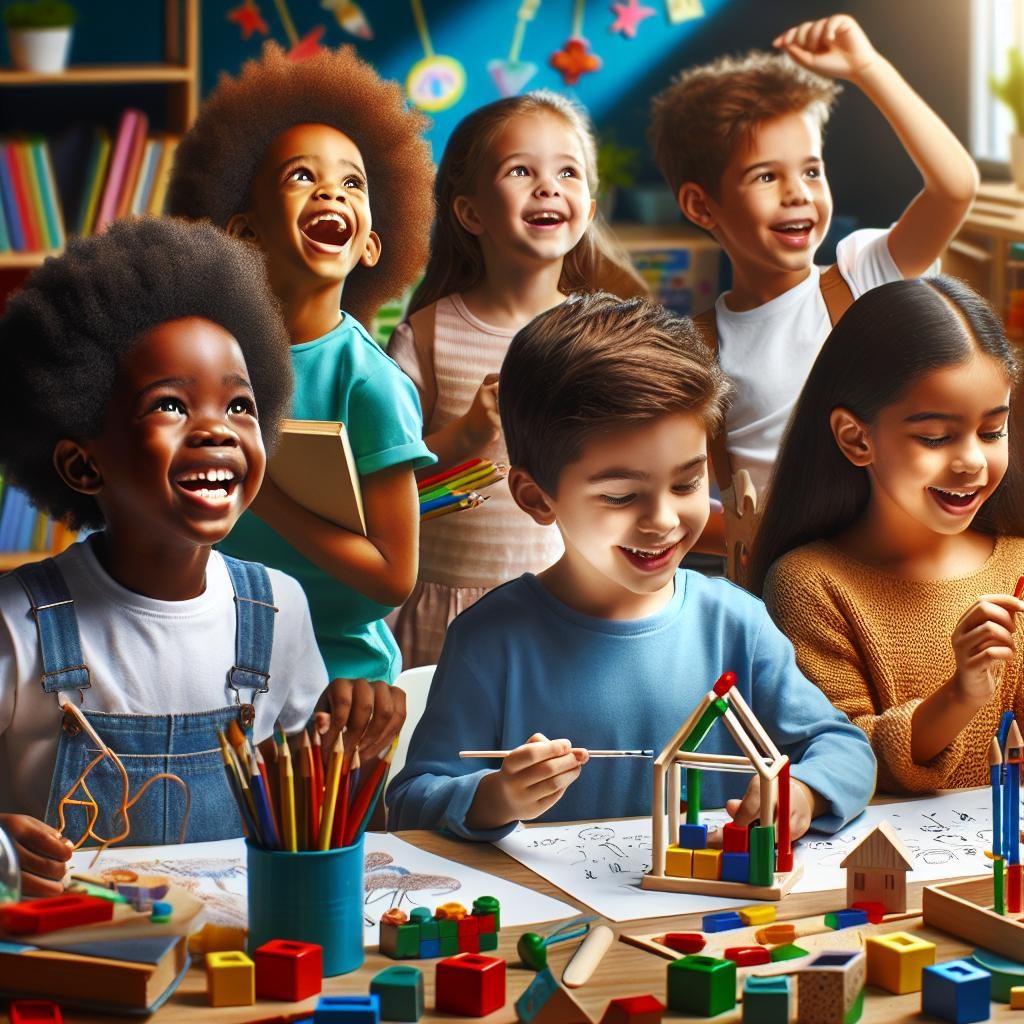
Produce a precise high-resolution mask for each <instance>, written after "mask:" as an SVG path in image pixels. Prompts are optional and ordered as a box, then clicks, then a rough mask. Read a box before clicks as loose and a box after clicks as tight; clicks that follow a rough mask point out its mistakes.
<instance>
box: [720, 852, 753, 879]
mask: <svg viewBox="0 0 1024 1024" xmlns="http://www.w3.org/2000/svg"><path fill="white" fill-rule="evenodd" d="M722 881H723V882H749V881H750V854H749V853H723V854H722Z"/></svg>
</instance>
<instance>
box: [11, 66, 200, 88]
mask: <svg viewBox="0 0 1024 1024" xmlns="http://www.w3.org/2000/svg"><path fill="white" fill-rule="evenodd" d="M193 74H194V72H193V69H192V68H190V67H185V66H183V65H181V64H161V63H156V64H81V65H78V66H77V67H69V68H65V70H63V71H55V72H47V73H42V72H38V71H0V87H2V86H7V85H21V86H24V85H124V84H125V83H126V82H127V83H132V82H139V83H143V84H144V83H147V82H155V83H158V84H159V83H161V82H170V83H174V82H184V83H189V82H191V81H192V78H193Z"/></svg>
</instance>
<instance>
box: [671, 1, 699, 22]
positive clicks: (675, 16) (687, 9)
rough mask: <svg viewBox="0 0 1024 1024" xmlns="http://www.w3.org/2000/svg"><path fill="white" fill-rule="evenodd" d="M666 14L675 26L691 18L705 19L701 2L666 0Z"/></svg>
mask: <svg viewBox="0 0 1024 1024" xmlns="http://www.w3.org/2000/svg"><path fill="white" fill-rule="evenodd" d="M665 12H666V13H667V14H668V20H669V21H671V22H672V24H673V25H678V24H679V23H680V22H681V21H689V20H690V19H691V18H703V17H704V6H703V4H701V2H700V0H665Z"/></svg>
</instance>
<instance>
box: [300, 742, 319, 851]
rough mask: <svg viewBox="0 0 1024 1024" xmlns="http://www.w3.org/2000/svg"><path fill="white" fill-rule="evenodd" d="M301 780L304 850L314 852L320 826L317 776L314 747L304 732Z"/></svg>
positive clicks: (301, 744)
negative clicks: (314, 770)
mask: <svg viewBox="0 0 1024 1024" xmlns="http://www.w3.org/2000/svg"><path fill="white" fill-rule="evenodd" d="M299 779H300V780H301V787H300V788H301V790H302V794H303V797H302V804H303V811H304V813H303V815H302V833H303V835H304V837H305V839H304V842H303V849H306V850H312V849H313V847H314V846H316V833H317V828H318V827H319V825H320V819H319V817H318V816H317V799H316V789H315V776H314V774H313V747H312V745H311V744H310V742H309V733H308V732H306V730H305V729H303V730H302V739H301V740H300V741H299Z"/></svg>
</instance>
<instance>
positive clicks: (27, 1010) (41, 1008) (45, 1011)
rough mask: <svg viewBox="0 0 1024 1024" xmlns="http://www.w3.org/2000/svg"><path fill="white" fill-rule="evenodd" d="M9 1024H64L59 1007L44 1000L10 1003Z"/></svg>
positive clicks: (21, 1000)
mask: <svg viewBox="0 0 1024 1024" xmlns="http://www.w3.org/2000/svg"><path fill="white" fill-rule="evenodd" d="M8 1012H9V1013H10V1015H11V1024H64V1018H63V1016H61V1012H60V1007H59V1006H58V1005H57V1004H56V1003H49V1002H47V1001H46V1000H44V999H19V1000H17V1001H16V1002H13V1003H11V1005H10V1008H9V1011H8Z"/></svg>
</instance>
